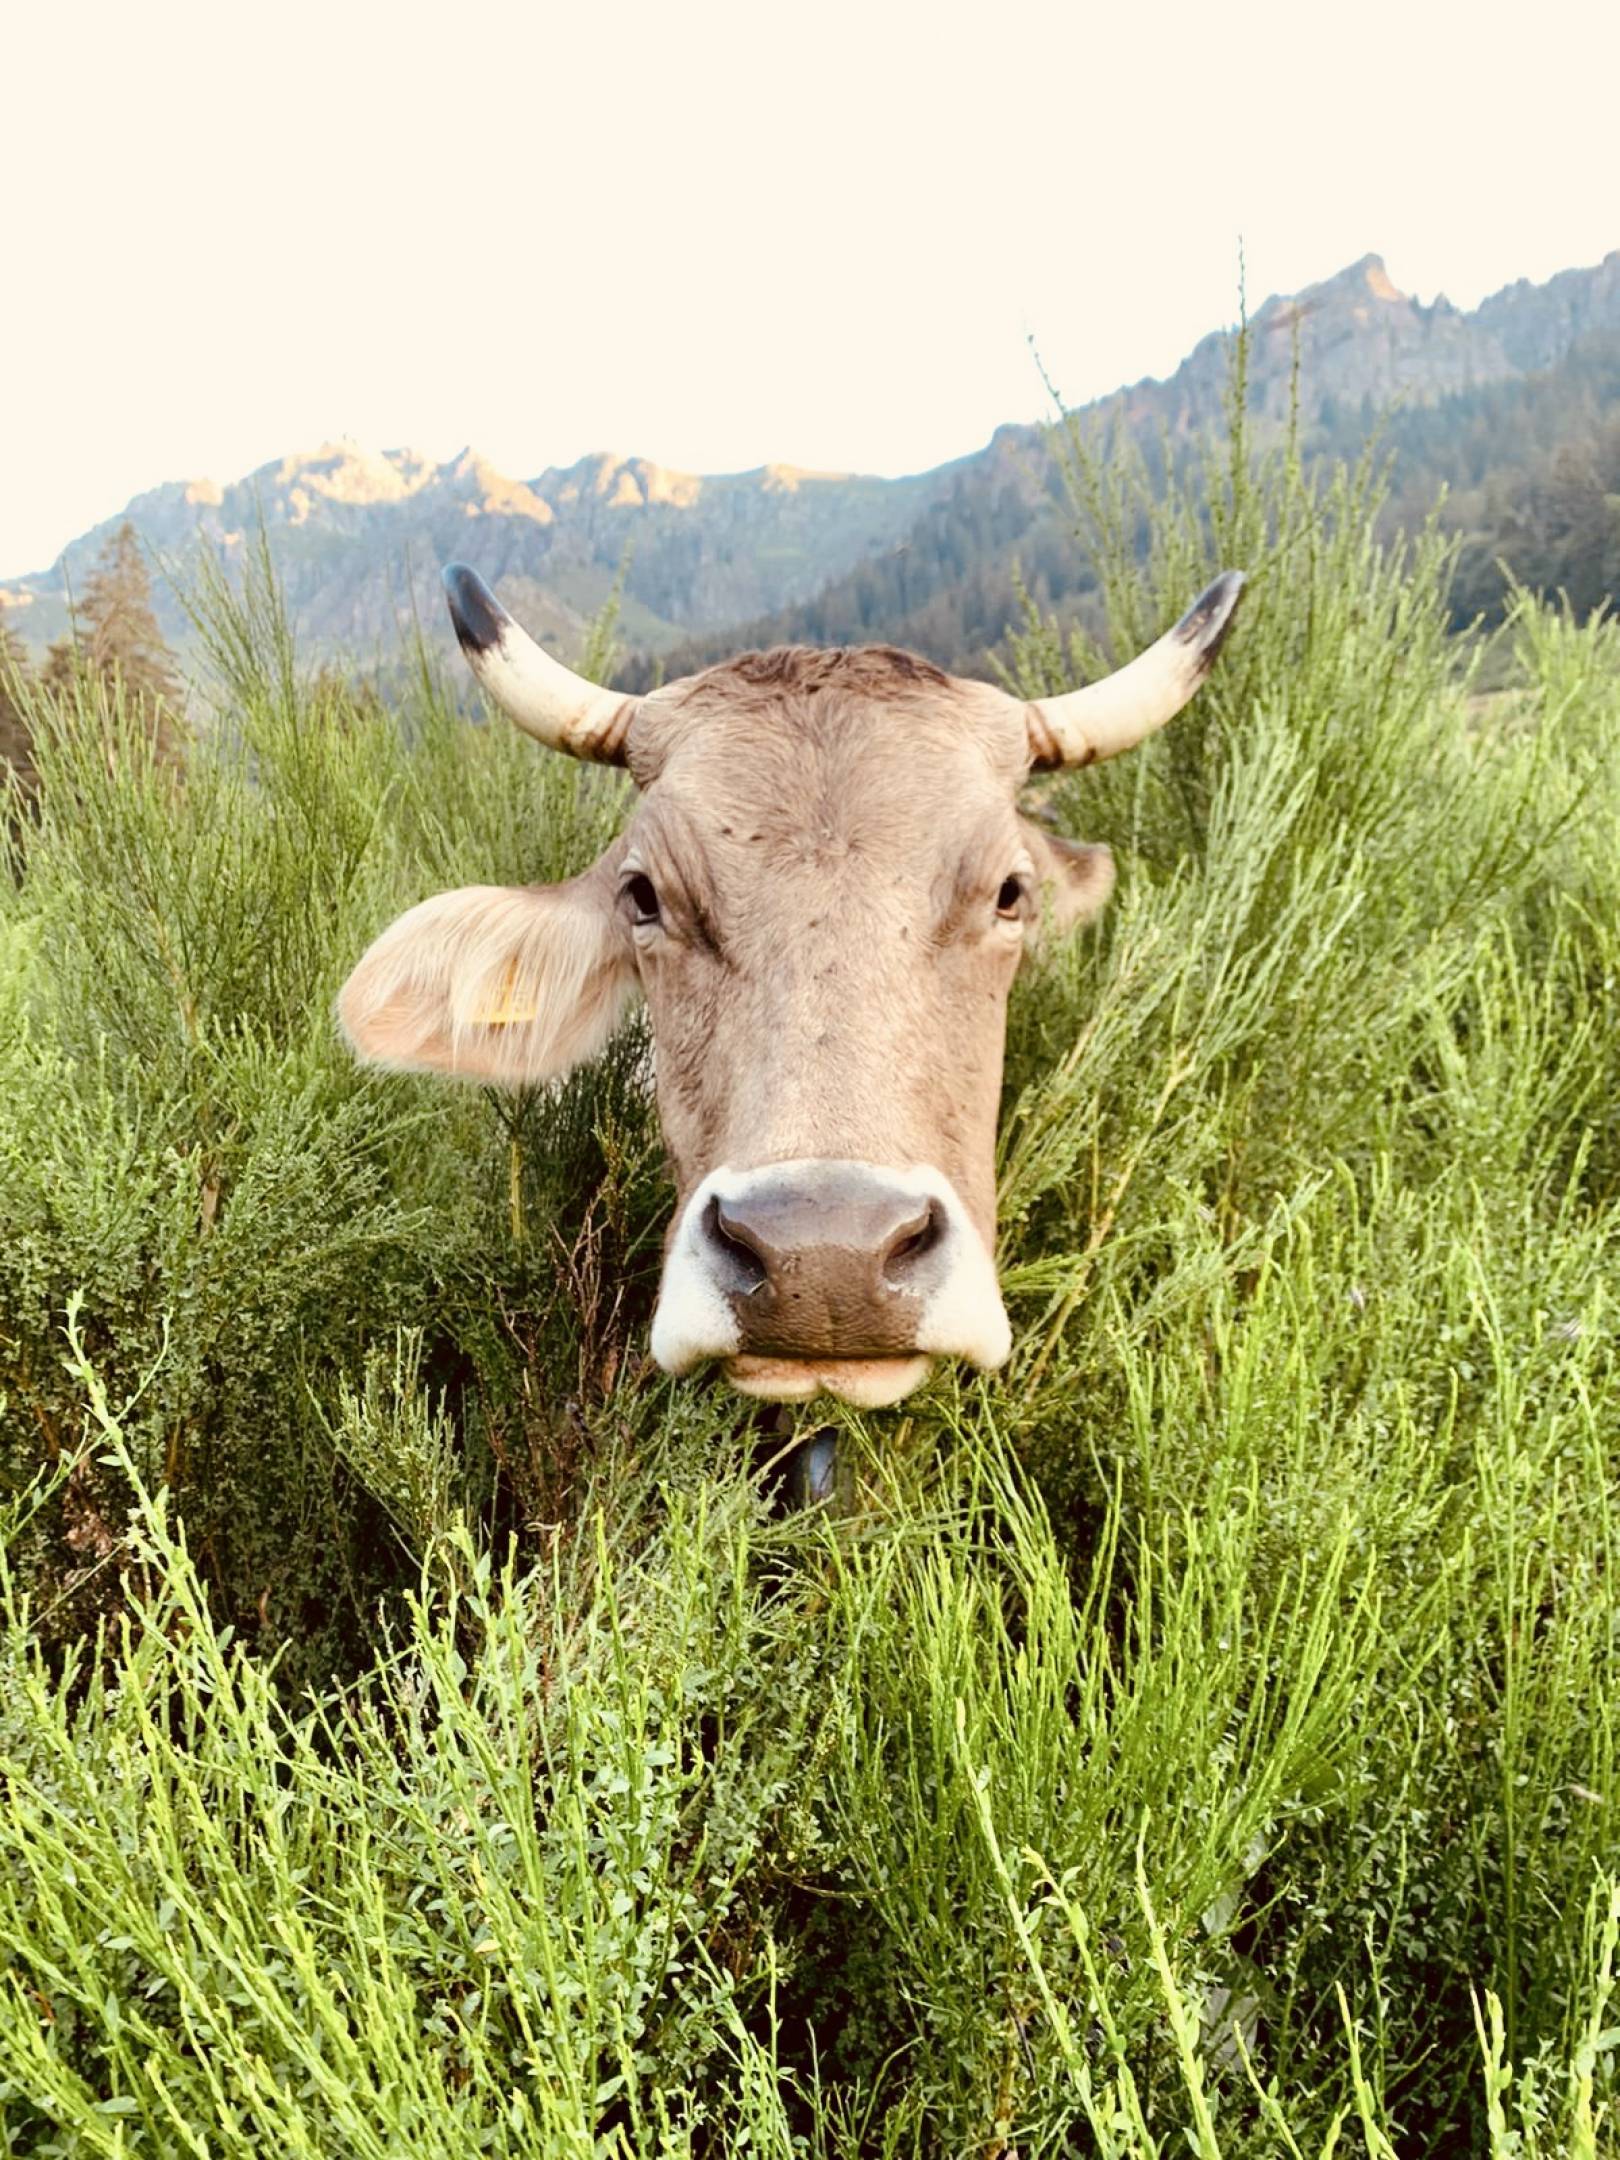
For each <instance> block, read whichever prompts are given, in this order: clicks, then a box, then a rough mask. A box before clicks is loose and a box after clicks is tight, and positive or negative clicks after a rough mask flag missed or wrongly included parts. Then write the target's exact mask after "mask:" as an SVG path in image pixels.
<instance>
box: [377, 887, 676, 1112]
mask: <svg viewBox="0 0 1620 2160" xmlns="http://www.w3.org/2000/svg"><path fill="white" fill-rule="evenodd" d="M614 886H615V880H614V876H613V867H612V865H611V864H610V863H609V861H608V859H607V858H606V857H604V858H603V860H602V861H601V862H598V863H597V864H595V865H594V866H593V868H591V869H590V870H588V871H586V873H585V875H584V876H583V877H577V878H570V879H569V880H568V882H567V883H566V884H562V885H527V886H524V885H518V886H507V885H467V886H463V887H462V889H461V890H460V891H459V892H447V893H439V894H437V895H436V896H435V897H434V898H433V899H431V900H424V901H423V902H422V903H421V905H420V906H419V907H413V908H412V909H411V910H410V912H409V913H408V914H405V915H402V916H401V917H400V918H399V920H398V922H396V923H393V924H391V925H390V926H389V928H388V929H386V930H385V931H384V932H383V934H382V936H381V937H380V938H378V939H377V941H376V943H375V944H374V945H372V946H371V947H370V949H369V950H368V951H367V952H366V953H365V955H364V956H363V958H362V959H361V961H360V964H359V966H358V967H357V968H356V969H355V971H354V973H353V974H352V975H351V976H350V977H349V979H348V981H347V982H346V983H345V984H344V985H343V988H342V989H341V990H340V991H339V993H338V1001H337V1011H338V1022H339V1025H340V1026H341V1027H342V1030H343V1032H344V1034H345V1035H346V1036H347V1037H348V1040H349V1043H350V1046H351V1048H352V1049H353V1051H354V1053H355V1055H356V1057H358V1058H361V1059H363V1060H364V1062H365V1063H367V1064H368V1065H386V1066H390V1067H392V1068H393V1069H394V1070H395V1071H397V1072H440V1073H451V1074H453V1075H455V1077H456V1078H458V1079H462V1080H481V1081H485V1082H490V1083H493V1084H494V1085H495V1086H497V1087H524V1086H527V1085H529V1084H530V1083H532V1082H534V1081H537V1080H555V1079H558V1078H559V1077H560V1076H561V1075H562V1074H564V1073H566V1072H569V1071H571V1070H572V1069H573V1067H574V1066H576V1065H581V1064H583V1063H585V1061H586V1060H587V1059H589V1058H593V1057H595V1056H596V1054H597V1052H598V1051H599V1050H601V1049H602V1047H603V1045H604V1044H605V1043H606V1042H607V1040H608V1037H609V1036H610V1035H611V1034H612V1033H613V1031H614V1029H615V1028H616V1027H617V1026H618V1024H619V1021H620V1020H621V1018H622V1017H623V1014H624V1009H625V1005H626V1004H627V1002H628V1000H629V998H630V995H631V993H632V992H633V991H634V989H635V987H636V969H635V958H634V952H633V948H632V945H631V940H630V933H629V929H628V927H627V925H626V924H625V922H624V920H623V918H622V916H621V914H620V912H619V909H618V907H617V906H616V904H615V901H616V895H615V889H614Z"/></svg>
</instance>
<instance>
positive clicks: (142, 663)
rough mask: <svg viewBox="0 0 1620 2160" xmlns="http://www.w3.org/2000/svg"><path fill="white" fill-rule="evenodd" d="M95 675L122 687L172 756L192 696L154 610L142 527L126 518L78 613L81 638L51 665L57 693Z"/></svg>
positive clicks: (55, 649) (58, 648)
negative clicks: (141, 539)
mask: <svg viewBox="0 0 1620 2160" xmlns="http://www.w3.org/2000/svg"><path fill="white" fill-rule="evenodd" d="M86 677H88V678H89V679H91V680H92V681H99V682H101V683H104V684H105V685H106V686H107V687H108V688H109V689H112V688H114V687H115V686H116V687H119V688H121V689H122V692H123V695H124V697H125V699H126V700H127V701H128V702H129V704H130V705H131V706H133V707H134V708H135V709H136V710H137V711H138V712H139V713H140V714H141V715H142V717H143V719H144V720H145V722H146V724H147V726H148V727H149V728H151V729H152V730H153V731H154V732H155V734H156V738H157V741H158V744H159V746H160V748H161V749H163V750H164V751H166V752H172V750H173V749H174V747H175V743H176V738H177V735H178V729H179V718H180V710H181V707H182V705H183V703H184V692H183V690H182V689H181V686H180V679H179V677H178V675H177V674H176V672H175V665H174V655H173V654H172V653H171V652H170V651H169V648H168V646H167V645H166V644H165V643H164V642H163V633H162V631H161V630H160V629H159V628H158V623H157V617H156V615H155V614H154V613H153V612H152V581H151V579H150V577H149V576H148V575H147V569H146V562H145V558H144V557H143V556H142V554H141V547H140V542H139V540H138V539H137V538H136V535H135V528H134V526H133V525H132V524H130V523H129V521H128V520H127V519H126V520H125V521H124V523H123V524H122V525H120V526H119V528H118V530H117V532H116V533H114V534H113V536H112V538H111V539H110V540H109V541H108V542H107V544H106V546H105V547H104V548H103V549H102V551H101V556H100V559H99V561H98V562H97V564H96V567H95V569H94V570H93V571H92V572H91V574H90V578H89V581H88V582H87V584H86V585H85V588H84V593H83V595H82V597H81V599H80V601H79V604H78V607H77V608H76V610H75V626H74V630H73V633H72V634H71V635H70V636H68V637H66V638H62V639H60V640H59V641H58V642H57V643H56V644H54V645H53V646H52V647H51V649H50V653H49V655H48V657H47V659H46V663H45V673H44V681H45V683H46V685H47V686H48V687H49V688H52V689H58V690H60V689H66V688H68V687H70V686H71V685H72V684H73V683H74V682H75V681H79V680H82V679H84V678H86Z"/></svg>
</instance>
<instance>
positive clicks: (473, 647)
mask: <svg viewBox="0 0 1620 2160" xmlns="http://www.w3.org/2000/svg"><path fill="white" fill-rule="evenodd" d="M444 590H445V597H446V598H447V599H448V600H449V602H450V620H451V621H452V622H453V623H454V624H455V626H456V641H457V643H458V644H459V645H460V647H461V649H462V651H463V652H465V653H485V652H488V651H489V649H490V647H491V646H492V645H498V644H499V643H500V642H501V637H502V635H503V633H504V632H505V629H506V626H507V624H508V623H509V622H510V621H511V619H512V618H511V616H510V615H508V614H507V612H506V610H505V608H503V607H502V606H501V603H500V602H499V601H498V600H497V599H496V597H495V595H494V594H493V593H492V592H491V591H490V589H489V587H488V586H487V585H486V584H485V583H484V581H483V579H482V578H481V577H480V576H479V575H478V572H477V571H476V570H469V569H468V567H467V565H466V564H465V563H459V562H453V563H446V564H445V566H444Z"/></svg>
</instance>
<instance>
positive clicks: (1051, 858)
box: [1019, 818, 1114, 935]
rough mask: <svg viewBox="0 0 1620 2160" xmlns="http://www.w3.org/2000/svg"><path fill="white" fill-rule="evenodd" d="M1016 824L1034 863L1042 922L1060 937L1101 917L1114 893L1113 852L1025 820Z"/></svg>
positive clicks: (1098, 844)
mask: <svg viewBox="0 0 1620 2160" xmlns="http://www.w3.org/2000/svg"><path fill="white" fill-rule="evenodd" d="M1019 824H1020V825H1021V826H1022V827H1023V832H1024V839H1025V841H1026V843H1027V845H1028V847H1029V852H1030V854H1031V855H1032V856H1033V857H1034V859H1035V876H1036V880H1037V882H1038V883H1039V885H1040V887H1041V897H1042V901H1043V908H1042V919H1043V921H1045V922H1048V923H1049V924H1050V925H1051V928H1052V929H1053V930H1054V931H1056V932H1057V933H1058V934H1059V935H1061V934H1062V933H1063V932H1064V931H1065V930H1072V929H1073V928H1074V927H1075V925H1076V924H1077V923H1084V922H1090V920H1091V918H1092V917H1093V916H1094V915H1100V914H1101V913H1102V911H1103V909H1104V907H1106V906H1107V904H1108V896H1109V894H1110V893H1111V892H1112V891H1113V889H1114V855H1113V850H1112V849H1111V848H1107V847H1104V846H1103V845H1102V844H1101V843H1100V842H1096V843H1088V842H1086V841H1081V840H1065V839H1063V838H1062V836H1061V835H1060V834H1058V833H1054V832H1047V831H1045V830H1043V828H1042V827H1041V826H1039V825H1033V824H1031V823H1030V821H1029V819H1028V818H1020V819H1019Z"/></svg>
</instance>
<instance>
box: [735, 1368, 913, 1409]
mask: <svg viewBox="0 0 1620 2160" xmlns="http://www.w3.org/2000/svg"><path fill="white" fill-rule="evenodd" d="M933 1362H934V1361H933V1359H932V1358H929V1357H921V1356H911V1357H869V1358H790V1357H749V1356H739V1357H731V1358H727V1360H726V1378H727V1380H729V1381H730V1383H731V1385H732V1386H733V1387H734V1388H735V1389H736V1390H737V1392H738V1394H740V1395H754V1396H758V1397H759V1398H760V1399H761V1400H762V1401H764V1402H808V1401H809V1400H810V1398H811V1396H813V1395H820V1394H822V1393H823V1392H825V1393H826V1394H828V1395H836V1396H837V1398H838V1400H839V1401H840V1402H847V1403H849V1404H851V1405H852V1406H853V1407H854V1408H855V1409H857V1410H886V1409H887V1408H888V1407H889V1405H890V1404H891V1403H897V1402H899V1400H900V1399H901V1397H902V1396H903V1395H909V1394H910V1393H911V1391H912V1389H913V1388H915V1387H920V1386H921V1385H922V1383H923V1381H924V1380H926V1379H927V1377H928V1374H929V1370H930V1368H931V1366H932V1365H933Z"/></svg>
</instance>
